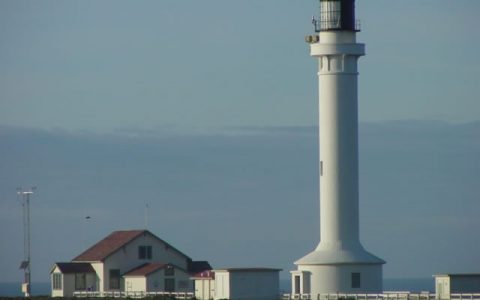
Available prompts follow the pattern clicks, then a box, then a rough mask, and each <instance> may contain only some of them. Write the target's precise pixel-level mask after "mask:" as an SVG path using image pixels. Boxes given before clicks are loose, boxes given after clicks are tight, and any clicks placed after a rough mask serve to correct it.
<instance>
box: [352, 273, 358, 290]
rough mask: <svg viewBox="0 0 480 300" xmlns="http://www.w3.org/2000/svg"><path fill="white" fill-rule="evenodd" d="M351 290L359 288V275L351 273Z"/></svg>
mask: <svg viewBox="0 0 480 300" xmlns="http://www.w3.org/2000/svg"><path fill="white" fill-rule="evenodd" d="M352 288H353V289H358V288H360V273H352Z"/></svg>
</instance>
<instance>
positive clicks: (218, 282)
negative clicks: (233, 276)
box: [215, 271, 230, 299]
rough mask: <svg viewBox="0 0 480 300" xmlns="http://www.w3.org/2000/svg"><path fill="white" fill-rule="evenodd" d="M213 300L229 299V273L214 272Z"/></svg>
mask: <svg viewBox="0 0 480 300" xmlns="http://www.w3.org/2000/svg"><path fill="white" fill-rule="evenodd" d="M215 299H230V273H228V272H227V271H215Z"/></svg>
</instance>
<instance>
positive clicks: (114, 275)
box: [109, 269, 120, 290]
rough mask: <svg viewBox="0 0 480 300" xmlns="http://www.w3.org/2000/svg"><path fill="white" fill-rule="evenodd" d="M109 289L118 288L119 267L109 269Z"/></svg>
mask: <svg viewBox="0 0 480 300" xmlns="http://www.w3.org/2000/svg"><path fill="white" fill-rule="evenodd" d="M109 275H110V282H109V283H110V285H109V286H110V289H111V290H119V289H120V270H119V269H110V274H109Z"/></svg>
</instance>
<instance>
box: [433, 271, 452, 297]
mask: <svg viewBox="0 0 480 300" xmlns="http://www.w3.org/2000/svg"><path fill="white" fill-rule="evenodd" d="M435 293H436V296H437V298H438V299H448V298H450V277H448V276H438V277H435Z"/></svg>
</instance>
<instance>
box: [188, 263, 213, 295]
mask: <svg viewBox="0 0 480 300" xmlns="http://www.w3.org/2000/svg"><path fill="white" fill-rule="evenodd" d="M191 279H192V280H193V282H194V287H195V298H196V299H198V300H210V299H213V298H214V297H215V273H214V272H213V271H211V270H207V271H203V272H200V273H197V274H195V275H193V276H192V278H191Z"/></svg>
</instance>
